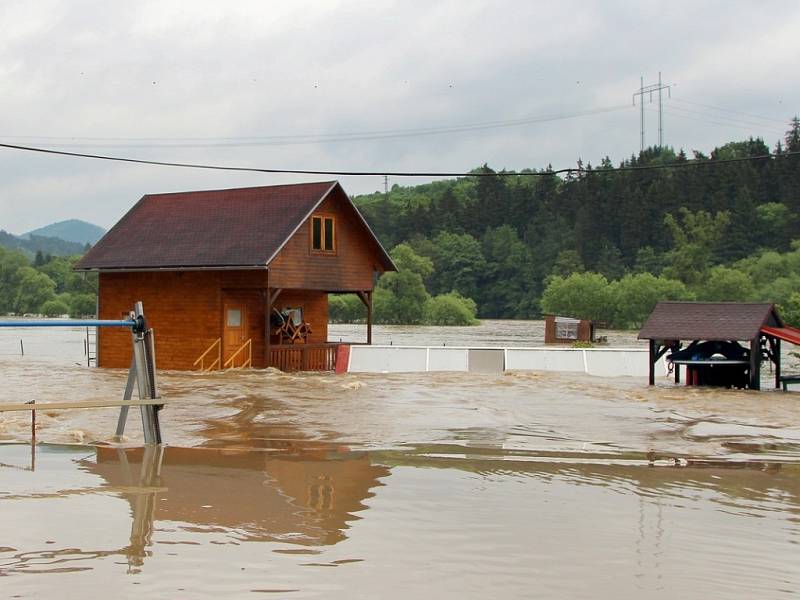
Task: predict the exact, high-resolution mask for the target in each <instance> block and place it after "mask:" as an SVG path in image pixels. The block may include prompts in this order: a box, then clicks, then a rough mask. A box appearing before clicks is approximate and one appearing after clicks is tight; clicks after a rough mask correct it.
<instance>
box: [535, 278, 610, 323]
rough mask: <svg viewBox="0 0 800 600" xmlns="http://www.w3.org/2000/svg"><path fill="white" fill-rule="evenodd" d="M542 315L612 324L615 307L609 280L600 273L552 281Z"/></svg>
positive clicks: (547, 290) (543, 298) (543, 300)
mask: <svg viewBox="0 0 800 600" xmlns="http://www.w3.org/2000/svg"><path fill="white" fill-rule="evenodd" d="M541 306H542V312H544V313H549V314H558V315H563V316H568V317H576V318H581V319H595V320H598V321H611V320H612V318H613V316H614V303H613V299H612V296H611V290H610V288H609V285H608V280H607V279H606V278H605V277H603V276H602V275H600V274H599V273H573V274H572V275H570V276H569V277H566V278H564V277H552V278H551V279H550V280H549V283H548V285H547V287H546V288H545V290H544V293H543V294H542V300H541Z"/></svg>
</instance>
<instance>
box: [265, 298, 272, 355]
mask: <svg viewBox="0 0 800 600" xmlns="http://www.w3.org/2000/svg"><path fill="white" fill-rule="evenodd" d="M271 318H272V298H271V297H270V293H269V288H267V291H266V293H265V294H264V368H265V369H268V368H269V366H270V364H269V351H270V347H269V345H270V344H269V343H270V337H272V336H271V335H270V333H271V332H272V326H271V324H270V319H271Z"/></svg>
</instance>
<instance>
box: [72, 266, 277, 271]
mask: <svg viewBox="0 0 800 600" xmlns="http://www.w3.org/2000/svg"><path fill="white" fill-rule="evenodd" d="M268 268H269V267H267V265H212V266H163V267H81V268H78V267H74V268H73V271H78V272H84V273H89V272H95V273H134V272H147V271H150V272H152V271H266V270H268Z"/></svg>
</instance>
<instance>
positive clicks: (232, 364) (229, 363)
mask: <svg viewBox="0 0 800 600" xmlns="http://www.w3.org/2000/svg"><path fill="white" fill-rule="evenodd" d="M240 355H241V364H239V365H237V364H236V359H237V358H239V357H240ZM252 366H253V340H252V338H251V339H249V340H247V341H246V342H245V343H244V344H242V345H241V346H239V348H238V349H237V350H236V352H234V353H233V354H231V357H230V358H229V359H228V360H226V361H225V364H224V365H222V368H223V369H246V368H248V367H252Z"/></svg>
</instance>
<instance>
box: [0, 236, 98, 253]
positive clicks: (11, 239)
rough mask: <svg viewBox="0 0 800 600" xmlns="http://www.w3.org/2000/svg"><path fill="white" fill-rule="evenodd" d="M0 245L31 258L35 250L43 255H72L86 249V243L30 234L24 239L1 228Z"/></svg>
mask: <svg viewBox="0 0 800 600" xmlns="http://www.w3.org/2000/svg"><path fill="white" fill-rule="evenodd" d="M0 246H3V247H5V248H9V249H16V250H21V251H22V252H24V253H25V254H26V255H27V256H28V257H31V258H32V257H33V256H34V255H35V254H36V253H37V252H41V253H42V254H43V255H45V256H46V255H48V254H50V255H52V256H72V255H75V254H83V253H84V252H85V251H86V244H80V243H76V242H68V241H66V240H62V239H60V238H56V237H45V236H41V235H31V236H29V237H28V238H27V239H25V238H22V237H18V236H16V235H12V234H10V233H8V232H7V231H3V230H2V229H0Z"/></svg>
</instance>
